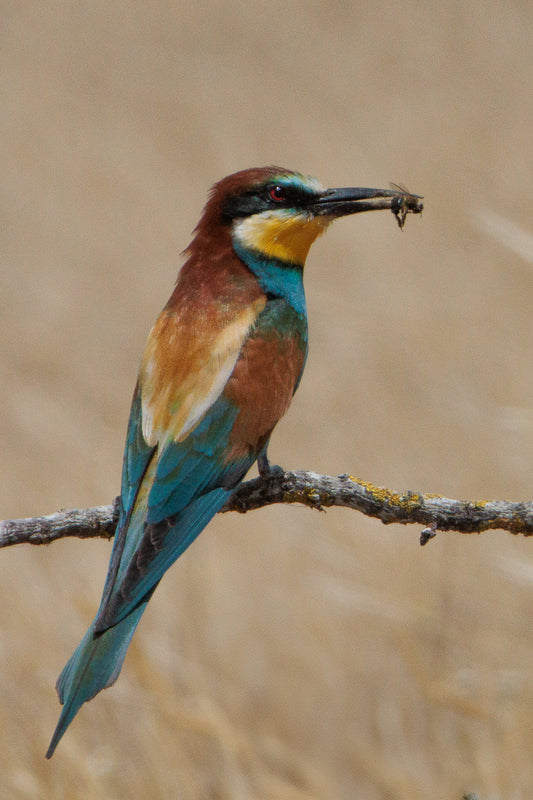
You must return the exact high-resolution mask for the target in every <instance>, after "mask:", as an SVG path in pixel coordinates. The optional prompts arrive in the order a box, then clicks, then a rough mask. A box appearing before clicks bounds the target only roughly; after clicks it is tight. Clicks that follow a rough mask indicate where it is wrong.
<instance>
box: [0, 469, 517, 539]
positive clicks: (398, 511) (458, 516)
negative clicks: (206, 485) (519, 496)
mask: <svg viewBox="0 0 533 800" xmlns="http://www.w3.org/2000/svg"><path fill="white" fill-rule="evenodd" d="M274 503H300V504H302V505H305V506H309V507H310V508H316V509H318V510H319V511H323V510H324V509H326V508H330V507H331V506H341V507H344V508H352V509H355V510H356V511H360V512H361V513H362V514H365V515H366V516H368V517H376V518H377V519H380V520H381V521H382V522H383V523H384V524H385V525H390V524H391V523H393V522H396V523H399V524H401V525H408V524H412V523H415V524H417V525H424V526H426V527H425V528H424V530H423V531H422V533H421V535H420V544H422V545H424V544H426V543H427V542H428V541H429V540H430V539H432V538H433V537H434V536H435V534H436V532H437V530H440V531H457V532H458V533H482V532H483V531H487V530H496V529H501V530H506V531H509V533H513V534H522V535H524V536H531V535H533V502H526V503H512V502H509V501H507V500H490V501H461V500H450V499H449V498H447V497H441V496H440V495H435V494H425V495H424V494H419V493H418V492H410V491H407V492H404V493H403V494H398V493H397V492H393V491H391V490H390V489H383V488H381V487H379V486H374V485H373V484H371V483H367V482H366V481H361V480H357V479H356V478H353V477H352V476H351V475H338V476H337V477H332V476H330V475H319V474H318V473H316V472H307V471H303V470H298V471H295V472H285V473H284V474H282V475H275V476H272V477H268V478H255V479H254V480H251V481H247V482H246V483H243V484H241V485H240V486H239V488H238V489H237V490H236V492H235V493H234V494H233V495H232V497H231V499H230V500H229V501H228V502H227V503H226V505H225V506H224V507H223V508H222V512H226V511H239V512H240V513H242V514H244V513H245V512H247V511H252V510H254V509H256V508H263V507H264V506H268V505H272V504H274ZM117 520H118V498H117V499H116V500H115V501H114V503H113V504H112V505H109V506H95V507H94V508H87V509H68V510H61V511H58V512H56V513H55V514H49V515H48V516H45V517H28V518H27V519H12V520H5V521H4V522H0V547H9V546H10V545H14V544H23V543H27V544H28V543H29V544H50V542H53V541H55V540H56V539H62V538H64V537H67V536H77V537H79V538H96V537H101V538H104V539H111V538H112V537H113V536H114V533H115V527H116V524H117Z"/></svg>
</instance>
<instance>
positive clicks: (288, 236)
mask: <svg viewBox="0 0 533 800" xmlns="http://www.w3.org/2000/svg"><path fill="white" fill-rule="evenodd" d="M331 222H332V220H331V219H330V218H328V217H314V216H312V215H310V214H306V213H305V212H303V211H302V212H295V211H292V210H291V209H276V210H275V211H264V212H263V213H262V214H253V215H252V216H250V217H246V218H245V219H241V220H239V221H238V222H236V223H235V226H234V228H233V235H234V236H235V238H236V239H238V241H239V242H240V244H242V245H243V247H245V248H246V249H249V250H257V251H258V252H259V253H261V254H262V255H264V256H266V257H267V258H275V259H280V260H281V261H289V262H290V263H291V264H299V265H300V266H302V267H303V265H304V264H305V259H306V258H307V254H308V252H309V248H310V247H311V245H312V244H313V242H314V241H315V239H316V238H317V237H318V236H320V235H321V234H322V233H324V231H325V230H326V228H327V227H328V225H329V224H330V223H331Z"/></svg>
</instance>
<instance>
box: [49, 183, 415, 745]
mask: <svg viewBox="0 0 533 800" xmlns="http://www.w3.org/2000/svg"><path fill="white" fill-rule="evenodd" d="M383 208H389V209H392V210H393V211H394V212H395V213H396V214H397V216H398V220H399V222H400V224H402V223H403V218H404V215H405V213H406V212H407V211H414V212H415V213H416V212H418V211H420V210H421V204H420V203H419V202H418V200H417V199H415V198H414V197H413V196H411V195H407V194H404V193H402V192H401V191H390V190H377V189H323V188H322V186H321V185H320V183H319V182H318V181H317V180H316V179H315V178H309V177H304V176H303V175H300V174H299V173H297V172H292V171H290V170H286V169H282V168H280V167H264V168H258V169H248V170H244V171H242V172H237V173H236V174H234V175H230V176H229V177H227V178H224V179H223V180H221V181H220V182H219V183H217V184H216V185H215V186H214V188H213V190H212V192H211V195H210V197H209V200H208V202H207V205H206V206H205V209H204V212H203V215H202V218H201V219H200V222H199V223H198V226H197V228H196V230H195V235H194V238H193V241H192V243H191V244H190V246H189V248H188V251H187V253H188V259H187V261H186V263H185V264H184V266H183V267H182V269H181V270H180V272H179V274H178V278H177V282H176V286H175V288H174V291H173V293H172V295H171V297H170V300H169V301H168V303H167V304H166V306H165V308H164V309H163V311H162V312H161V315H160V316H159V318H158V320H157V322H156V323H155V325H154V327H153V328H152V331H151V333H150V335H149V337H148V342H147V345H146V349H145V351H144V355H143V358H142V361H141V366H140V369H139V374H138V380H137V385H136V387H135V392H134V395H133V402H132V407H131V414H130V419H129V425H128V432H127V437H126V448H125V453H124V463H123V470H122V491H121V498H120V518H119V522H118V526H117V531H116V535H115V540H114V545H113V551H112V554H111V561H110V564H109V570H108V573H107V578H106V582H105V586H104V591H103V595H102V600H101V603H100V608H99V610H98V613H97V615H96V617H95V619H94V621H93V622H92V624H91V626H90V628H89V630H88V631H87V633H86V634H85V636H84V638H83V639H82V641H81V643H80V645H79V646H78V648H77V650H76V651H75V652H74V654H73V655H72V657H71V658H70V660H69V662H68V663H67V665H66V666H65V668H64V670H63V672H62V673H61V675H60V677H59V680H58V682H57V691H58V694H59V699H60V701H61V703H63V709H62V712H61V716H60V718H59V722H58V724H57V727H56V730H55V732H54V736H53V738H52V741H51V743H50V747H49V748H48V752H47V757H48V758H50V757H51V756H52V754H53V752H54V750H55V748H56V746H57V743H58V742H59V740H60V739H61V737H62V736H63V734H64V732H65V730H66V729H67V727H68V725H69V724H70V722H71V721H72V719H73V718H74V716H75V714H76V713H77V711H78V709H79V708H80V706H81V705H82V704H83V703H85V702H86V701H88V700H90V699H91V698H93V697H94V696H95V695H96V694H97V693H98V692H99V691H100V690H101V689H104V688H105V687H107V686H111V684H112V683H114V681H115V680H116V679H117V677H118V675H119V672H120V670H121V667H122V663H123V661H124V657H125V655H126V651H127V649H128V645H129V643H130V641H131V637H132V636H133V633H134V631H135V628H136V627H137V623H138V622H139V620H140V618H141V616H142V613H143V611H144V610H145V608H146V605H147V603H148V601H149V599H150V598H151V596H152V594H153V593H154V591H155V588H156V586H157V584H158V583H159V581H160V580H161V578H162V576H163V574H164V573H165V572H166V570H167V569H168V568H169V567H170V565H171V564H172V563H173V562H174V561H175V560H176V559H177V558H178V557H179V556H180V555H181V554H182V553H183V551H184V550H185V549H186V548H187V547H188V546H189V545H190V544H191V542H192V541H193V540H194V539H195V538H196V537H197V536H198V534H199V533H200V531H201V530H202V529H203V528H205V526H206V525H207V523H208V522H209V521H210V519H211V518H212V517H213V516H214V515H215V514H216V513H217V511H218V510H219V509H220V508H221V507H222V506H223V505H224V503H225V502H226V500H227V499H228V497H229V496H230V494H231V493H232V492H233V491H234V490H235V488H236V487H237V486H238V484H239V483H240V482H241V481H242V480H243V478H244V476H245V474H246V472H247V471H248V470H249V468H250V467H251V465H252V464H253V463H254V461H258V466H259V471H260V473H261V475H262V476H267V475H268V474H269V471H270V465H269V462H268V459H267V446H268V442H269V439H270V434H271V433H272V430H273V428H274V426H275V425H276V423H277V422H278V420H279V419H280V418H281V417H282V416H283V414H284V413H285V412H286V411H287V409H288V407H289V404H290V402H291V400H292V396H293V394H294V392H295V391H296V388H297V387H298V384H299V382H300V378H301V375H302V371H303V368H304V365H305V360H306V356H307V314H306V306H305V295H304V288H303V282H302V277H303V267H304V262H305V259H306V256H307V253H308V251H309V248H310V246H311V244H312V243H313V242H314V240H315V239H316V238H317V236H320V234H321V233H323V232H324V231H325V230H326V228H327V227H328V225H329V224H330V223H331V222H332V221H333V220H334V219H336V218H337V217H342V216H346V215H347V214H355V213H357V212H359V211H368V210H371V209H383ZM402 215H403V216H402Z"/></svg>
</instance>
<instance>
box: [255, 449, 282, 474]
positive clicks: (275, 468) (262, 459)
mask: <svg viewBox="0 0 533 800" xmlns="http://www.w3.org/2000/svg"><path fill="white" fill-rule="evenodd" d="M257 470H258V472H259V477H260V478H261V479H262V480H264V481H265V480H268V479H269V478H283V476H284V475H285V470H284V469H283V467H280V466H279V464H271V463H270V461H269V460H268V456H267V454H266V453H261V454H260V455H259V456H258V457H257Z"/></svg>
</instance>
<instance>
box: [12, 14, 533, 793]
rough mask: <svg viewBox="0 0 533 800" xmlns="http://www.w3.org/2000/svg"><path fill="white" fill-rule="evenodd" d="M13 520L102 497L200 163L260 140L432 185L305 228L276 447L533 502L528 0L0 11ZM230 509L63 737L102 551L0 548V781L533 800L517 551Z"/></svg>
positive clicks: (524, 568)
mask: <svg viewBox="0 0 533 800" xmlns="http://www.w3.org/2000/svg"><path fill="white" fill-rule="evenodd" d="M0 37H1V46H0V59H1V70H0V82H1V97H2V102H1V106H0V125H1V134H0V135H1V139H0V141H1V151H2V180H1V182H0V193H1V194H0V197H1V210H2V212H1V213H2V236H1V245H0V247H1V262H0V291H1V301H0V314H1V317H0V319H1V341H2V345H1V351H0V379H1V384H2V391H1V393H0V437H1V443H2V444H1V449H0V500H1V504H0V516H1V517H3V518H10V517H18V516H31V515H34V514H40V513H48V512H52V511H54V510H56V509H58V508H60V507H86V506H90V505H95V504H99V503H107V502H110V501H111V500H112V498H113V497H114V496H115V494H116V493H117V492H118V489H119V477H120V468H121V458H122V447H123V439H124V434H125V427H126V422H127V416H128V411H129V403H130V398H131V392H132V389H133V385H134V381H135V372H136V368H137V361H138V358H139V356H140V353H141V350H142V347H143V343H144V340H145V337H146V335H147V333H148V330H149V328H150V325H151V324H152V322H153V320H154V319H155V317H156V315H157V314H158V312H159V310H160V308H161V307H162V305H163V304H164V302H165V301H166V299H167V297H168V295H169V293H170V291H171V288H172V285H173V282H174V279H175V274H176V271H177V268H178V266H179V264H180V263H181V259H180V257H179V253H180V251H181V250H183V248H184V247H185V246H186V245H187V244H188V242H189V240H190V233H191V231H192V229H193V227H194V225H195V224H196V221H197V219H198V217H199V214H200V211H201V208H202V206H203V203H204V200H205V197H206V192H207V190H208V188H209V186H210V185H211V184H212V183H213V182H214V181H215V180H217V179H219V178H220V177H222V176H223V175H225V174H227V173H229V172H232V171H234V170H237V169H241V168H244V167H248V166H256V165H264V164H269V163H277V164H281V165H283V166H287V167H291V168H295V169H298V170H300V171H303V172H305V173H310V174H314V175H316V176H317V177H319V179H320V180H321V181H322V182H323V183H324V184H325V185H329V186H342V185H361V186H377V187H385V188H386V187H387V186H388V184H389V181H396V182H403V183H405V184H406V185H407V186H408V187H409V189H411V190H412V191H415V192H420V193H422V194H424V195H425V202H426V211H425V212H424V215H423V218H422V219H421V220H420V219H416V218H413V217H411V218H409V219H408V220H407V224H406V228H405V230H404V232H403V233H400V231H399V230H398V228H397V225H396V223H395V221H394V219H393V218H392V216H391V215H389V214H385V213H382V214H374V215H371V214H368V215H361V216H360V217H357V218H352V219H348V220H343V221H341V222H339V223H337V224H336V225H335V226H334V227H333V228H332V229H331V230H330V231H329V232H328V234H327V235H326V236H325V237H324V238H323V239H321V240H320V241H319V242H318V243H317V244H316V245H315V246H314V248H313V249H312V251H311V256H310V258H309V261H308V265H307V271H306V280H307V296H308V305H309V316H310V328H311V352H310V358H309V361H308V366H307V370H306V375H305V377H304V380H303V382H302V385H301V387H300V389H299V391H298V394H297V396H296V399H295V402H294V403H293V406H292V408H291V410H290V412H289V414H288V416H287V417H286V419H285V420H284V421H283V423H282V424H280V426H279V428H278V430H277V433H276V434H275V436H274V437H273V443H272V447H271V456H272V458H274V459H275V460H276V461H277V462H279V463H280V464H282V465H283V466H285V467H286V468H291V467H292V468H310V469H314V470H317V471H323V472H329V473H334V474H337V473H341V472H350V473H352V474H355V475H358V476H360V477H362V478H364V479H367V480H370V481H373V482H375V483H379V484H382V485H386V486H389V487H391V488H395V489H402V490H403V489H407V488H410V489H413V490H418V491H433V492H439V493H443V494H446V495H448V496H451V497H461V498H471V499H474V498H486V499H487V498H496V497H507V498H510V499H531V498H532V495H533V488H532V475H533V370H532V368H531V364H532V350H533V322H532V314H531V310H532V301H533V222H532V220H533V199H532V193H531V187H532V185H533V147H532V138H533V136H532V132H533V102H532V97H533V95H532V88H531V87H532V85H533V55H532V54H533V7H532V5H531V4H530V3H528V2H518V1H517V2H512V1H511V2H509V0H508V1H507V2H501V3H490V2H489V3H487V2H484V3H481V2H473V3H452V2H449V3H442V2H437V1H436V0H435V2H433V1H432V0H430V1H428V2H425V3H420V2H417V1H416V0H413V2H403V3H392V2H381V3H376V2H372V1H371V2H354V3H342V2H327V3H325V2H288V3H287V2H277V0H273V1H271V2H268V3H257V2H242V1H241V0H237V2H233V3H227V4H226V3H203V2H196V3H194V4H191V3H167V2H159V1H157V2H151V3H144V4H143V3H128V2H123V1H122V0H114V2H112V3H109V2H90V3H89V2H83V3H61V2H54V1H53V0H52V2H49V3H46V4H45V3H29V2H28V3H27V2H16V3H15V2H8V0H5V1H4V2H3V3H2V4H1V6H0ZM419 533H420V530H418V529H415V528H402V527H399V526H394V527H390V528H387V527H383V526H382V525H381V524H380V523H378V522H376V521H370V520H366V519H364V518H363V517H362V516H360V515H358V514H355V513H350V512H348V511H341V510H336V511H329V512H328V513H327V515H326V514H321V515H320V514H316V513H313V512H311V511H309V510H307V509H303V508H297V507H291V508H288V507H281V506H278V507H275V508H271V509H269V510H266V511H261V512H255V513H253V514H249V515H247V516H244V517H240V516H237V515H235V514H232V515H225V516H224V517H218V518H217V519H216V520H215V521H214V522H213V524H211V525H210V526H209V528H208V529H207V530H206V531H205V532H204V533H203V534H202V536H201V537H200V538H199V540H198V541H197V542H196V543H195V544H194V545H193V546H192V547H191V549H190V550H189V551H188V552H187V553H186V554H185V556H184V557H183V558H182V559H180V561H179V562H178V563H177V564H176V565H175V566H174V568H173V569H172V570H171V571H170V572H169V573H168V575H167V576H166V578H165V580H164V581H163V583H162V585H161V587H160V589H159V590H158V592H157V594H156V596H155V597H154V599H153V600H152V602H151V604H150V608H149V610H148V612H147V614H146V615H145V617H144V620H143V622H142V623H141V626H140V628H139V631H138V633H137V635H136V637H135V640H134V643H133V645H132V647H131V650H130V653H129V655H128V658H127V660H126V664H125V668H124V670H123V673H122V676H121V678H120V680H119V682H118V683H117V685H116V686H115V687H114V688H113V689H112V690H111V691H109V692H105V693H104V694H103V695H100V696H99V697H98V699H97V700H96V701H94V702H93V703H91V704H89V705H87V706H85V707H84V708H83V709H82V711H81V712H80V714H79V716H78V718H77V719H76V720H75V722H74V724H73V725H72V727H71V729H70V730H69V731H68V733H67V735H66V736H65V738H64V740H63V742H62V743H61V745H60V747H59V749H58V751H57V754H56V756H55V758H54V760H53V761H52V762H50V763H47V762H45V760H44V752H45V749H46V747H47V744H48V741H49V738H50V735H51V733H52V730H53V728H54V726H55V723H56V719H57V715H58V712H59V706H58V703H57V699H56V695H55V691H54V688H53V686H54V683H55V680H56V677H57V675H58V673H59V671H60V670H61V668H62V667H63V665H64V663H65V661H66V659H67V658H68V656H69V655H70V653H71V652H72V650H73V648H74V646H75V645H76V644H77V643H78V641H79V639H80V637H81V635H82V634H83V632H84V631H85V629H86V627H87V625H88V623H89V621H90V619H91V618H92V616H93V613H94V611H95V609H96V607H97V604H98V601H99V598H100V593H101V590H102V586H103V581H104V576H105V572H106V568H107V561H108V558H109V553H110V545H109V543H107V542H103V541H86V542H83V541H76V540H72V541H68V542H61V543H57V544H55V545H53V546H51V547H48V548H31V547H21V548H19V549H15V548H13V549H11V550H4V551H2V554H1V557H0V608H1V609H2V613H1V616H0V720H1V724H0V797H2V798H4V797H5V798H15V799H16V800H22V799H23V798H32V799H34V798H54V800H55V799H56V798H57V799H66V798H69V799H70V798H77V797H80V798H88V799H89V800H92V799H93V798H95V799H96V798H104V797H105V798H113V799H114V798H117V799H118V798H121V799H122V798H141V797H142V798H145V797H154V798H165V799H166V798H169V799H170V798H180V799H183V800H196V798H201V799H202V800H203V799H204V798H210V799H211V800H215V799H216V800H255V799H256V798H257V800H311V798H312V799H313V800H329V798H335V799H337V798H340V800H348V798H363V800H393V799H394V800H426V799H427V798H428V797H432V798H439V800H441V798H442V800H458V798H459V797H460V796H461V793H462V792H463V791H465V790H467V789H469V790H473V791H477V792H478V793H479V798H480V800H488V798H490V800H499V799H500V798H501V799H502V800H511V799H512V800H521V799H522V798H530V797H532V796H533V761H532V759H531V739H532V735H533V722H532V719H533V683H532V656H533V630H532V612H533V549H532V548H533V544H532V543H531V542H529V541H527V540H517V539H514V538H512V537H511V536H509V535H507V534H504V533H495V534H486V535H484V536H480V537H461V536H459V535H454V534H441V535H440V536H437V538H436V540H435V541H433V542H431V544H430V545H429V546H428V547H426V548H425V549H421V548H420V547H419V545H418V536H419Z"/></svg>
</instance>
